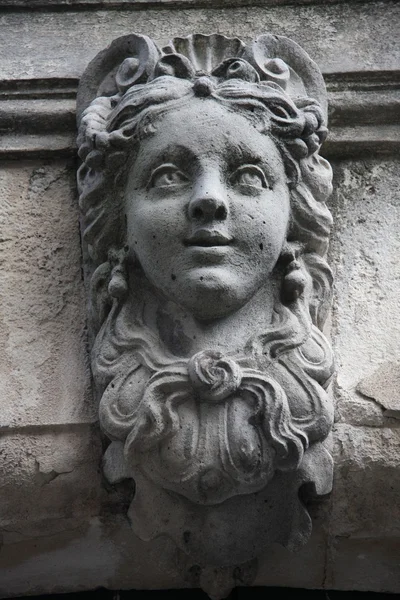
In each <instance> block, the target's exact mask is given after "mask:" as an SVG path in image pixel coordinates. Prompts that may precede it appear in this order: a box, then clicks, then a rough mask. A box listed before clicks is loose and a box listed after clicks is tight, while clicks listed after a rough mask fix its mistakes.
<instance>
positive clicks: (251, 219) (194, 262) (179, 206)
mask: <svg viewBox="0 0 400 600" xmlns="http://www.w3.org/2000/svg"><path fill="white" fill-rule="evenodd" d="M255 125H256V122H254V125H253V124H252V123H251V122H250V120H249V119H247V118H245V117H243V116H242V115H241V114H240V113H233V112H230V111H228V110H227V109H226V108H224V107H223V106H221V105H220V104H218V103H217V102H215V101H214V100H212V99H210V98H207V99H200V98H199V99H194V100H193V101H191V103H190V105H188V106H186V107H184V108H181V109H179V110H174V111H171V112H169V113H167V114H165V115H164V116H163V117H162V118H160V119H157V121H156V122H155V128H156V130H155V132H154V133H153V134H151V135H150V136H149V137H147V138H146V139H144V140H143V141H142V142H141V143H140V148H139V152H138V155H137V158H136V160H135V163H134V165H133V167H132V168H131V171H130V174H129V178H128V183H127V188H126V217H127V235H128V238H127V241H128V244H129V246H130V248H131V249H132V251H133V252H134V253H135V255H136V258H137V260H139V262H140V264H141V266H142V269H143V271H144V273H145V275H146V276H147V278H148V279H149V281H150V282H151V283H152V284H153V286H154V287H155V288H156V289H157V290H158V291H159V292H161V293H162V294H163V295H164V296H165V297H167V298H168V299H171V300H173V301H174V302H176V303H177V304H179V305H180V306H183V307H184V308H186V309H187V310H188V311H190V312H191V313H192V314H193V315H194V316H195V317H196V318H198V319H201V320H206V319H214V318H219V317H223V316H225V315H227V314H229V313H231V312H234V311H236V310H238V309H239V308H241V307H242V306H244V305H245V304H246V303H247V302H248V301H249V300H250V299H251V298H252V297H253V296H254V295H255V294H256V292H257V291H258V290H260V288H262V287H263V286H266V285H268V278H269V276H270V274H271V272H272V270H273V268H274V266H275V264H276V262H277V260H278V257H279V254H280V252H281V250H282V246H283V244H284V241H285V238H286V232H287V227H288V221H289V190H288V186H287V183H286V175H285V170H284V165H283V161H282V158H281V156H280V153H279V151H278V149H277V147H276V145H275V143H274V142H273V140H272V139H271V138H270V137H269V136H268V135H265V134H262V133H260V132H259V131H258V130H257V129H256V126H255Z"/></svg>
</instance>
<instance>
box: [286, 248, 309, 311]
mask: <svg viewBox="0 0 400 600" xmlns="http://www.w3.org/2000/svg"><path fill="white" fill-rule="evenodd" d="M305 287H306V278H305V275H304V273H303V270H302V268H301V264H300V263H299V261H298V260H297V259H296V258H294V257H293V260H291V261H290V263H289V264H288V265H287V267H286V269H285V273H284V277H283V295H284V299H285V300H286V302H289V303H290V302H294V301H295V300H297V298H298V297H299V296H301V294H302V293H303V292H304V288H305Z"/></svg>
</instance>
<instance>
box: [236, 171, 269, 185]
mask: <svg viewBox="0 0 400 600" xmlns="http://www.w3.org/2000/svg"><path fill="white" fill-rule="evenodd" d="M234 179H235V183H237V184H239V185H245V186H248V187H252V188H258V189H260V190H261V189H263V188H265V189H268V188H269V187H270V186H269V185H268V182H267V179H266V177H265V173H264V171H263V170H262V169H260V167H257V166H256V165H243V167H240V168H239V169H238V170H237V171H236V173H235V175H234Z"/></svg>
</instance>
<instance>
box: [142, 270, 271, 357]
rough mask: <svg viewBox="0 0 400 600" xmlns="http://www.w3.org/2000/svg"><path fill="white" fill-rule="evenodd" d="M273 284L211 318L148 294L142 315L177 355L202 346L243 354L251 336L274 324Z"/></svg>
mask: <svg viewBox="0 0 400 600" xmlns="http://www.w3.org/2000/svg"><path fill="white" fill-rule="evenodd" d="M274 288H275V286H274V285H272V286H271V282H269V284H268V287H264V288H262V289H261V290H259V291H258V292H257V293H256V294H255V295H254V296H253V297H252V298H251V299H250V300H249V302H247V304H246V305H245V306H242V307H241V308H240V309H239V310H237V311H236V312H233V313H231V314H229V315H226V316H224V317H220V318H218V319H213V320H209V321H202V320H199V319H197V318H195V317H194V316H193V315H192V314H191V313H189V312H188V311H187V310H185V309H184V308H182V307H180V306H179V305H177V304H175V303H174V302H171V301H166V300H165V299H160V298H159V297H157V296H156V295H155V294H151V295H150V296H149V295H148V296H147V298H146V301H145V306H144V312H143V318H144V322H145V324H146V325H147V326H148V327H149V328H150V329H152V330H153V331H154V332H155V333H156V334H157V335H158V336H159V337H160V340H161V341H162V342H163V344H164V345H165V346H166V348H167V349H168V350H169V351H170V352H171V353H172V354H174V355H175V356H182V357H190V356H192V355H193V354H196V353H197V352H200V351H201V350H215V351H220V352H224V353H229V354H241V353H242V352H243V348H244V346H245V344H246V343H247V341H248V340H249V338H251V337H253V336H254V335H255V334H257V333H261V332H262V331H266V330H268V329H269V328H270V327H271V320H272V314H273V307H274V301H275V297H276V294H275V289H274Z"/></svg>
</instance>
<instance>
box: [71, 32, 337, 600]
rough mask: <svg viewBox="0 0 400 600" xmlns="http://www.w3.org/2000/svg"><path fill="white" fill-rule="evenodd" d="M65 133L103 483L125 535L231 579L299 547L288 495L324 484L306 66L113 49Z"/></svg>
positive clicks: (190, 44) (135, 46)
mask: <svg viewBox="0 0 400 600" xmlns="http://www.w3.org/2000/svg"><path fill="white" fill-rule="evenodd" d="M78 120H79V155H80V157H81V159H82V165H81V167H80V169H79V173H78V185H79V192H80V206H81V210H82V213H83V219H84V240H85V242H86V243H87V245H88V252H87V255H88V259H87V262H88V265H87V270H88V272H90V278H91V282H90V329H91V335H92V340H93V348H92V368H93V375H94V380H95V385H96V391H97V394H98V397H99V400H100V409H99V414H100V422H101V426H102V428H103V430H104V432H105V433H106V435H107V436H108V437H109V438H110V439H111V440H113V441H112V443H111V444H110V446H109V447H108V449H107V451H106V454H105V457H104V468H105V473H106V476H107V477H108V479H109V480H110V481H111V482H112V483H115V482H118V481H120V480H122V479H124V478H133V479H134V480H135V482H136V494H135V497H134V500H133V502H132V504H131V507H130V509H129V517H130V521H131V524H132V528H133V530H134V531H135V533H136V534H137V535H138V536H139V537H140V538H141V539H144V540H151V539H153V538H155V537H157V536H160V535H167V536H169V537H170V538H172V539H173V540H174V542H175V543H176V545H177V546H178V547H179V548H180V550H181V551H182V552H183V553H185V555H187V556H188V558H187V560H188V564H189V565H190V564H192V565H194V564H196V565H199V568H202V567H204V568H206V567H207V566H209V565H213V566H217V567H221V569H222V570H223V569H225V570H226V571H229V572H232V567H235V566H238V565H241V564H243V563H248V562H249V561H252V560H254V559H255V558H256V557H257V556H258V555H259V554H261V553H262V552H263V550H264V549H265V548H266V546H267V545H268V544H270V543H273V542H277V543H279V544H282V545H284V546H286V547H288V548H289V549H292V550H295V549H297V548H298V547H300V546H301V545H303V544H304V543H305V542H306V541H307V539H308V538H309V535H310V532H311V520H310V517H309V515H308V512H307V510H306V509H305V507H304V506H303V504H302V502H301V501H300V499H299V490H300V488H301V487H302V486H304V485H305V484H307V485H308V486H309V487H311V488H313V490H314V493H315V494H317V495H321V494H326V493H328V492H329V491H330V489H331V483H332V459H331V457H330V455H329V453H328V452H327V450H326V449H325V447H324V445H323V440H324V439H325V438H326V436H327V435H328V433H329V431H330V428H331V426H332V421H333V408H332V402H331V400H330V399H329V396H328V395H327V392H326V390H327V387H328V385H329V381H330V378H331V376H332V373H333V359H332V354H331V350H330V347H329V344H328V342H327V340H326V339H325V337H324V335H323V334H322V333H321V328H322V326H323V323H324V321H325V318H326V315H327V311H328V310H329V304H330V298H331V288H332V276H331V271H330V269H329V267H328V265H327V263H326V261H325V259H324V256H325V253H326V250H327V245H328V239H329V231H330V227H331V215H330V213H329V211H328V209H327V207H326V205H325V201H326V198H327V197H328V196H329V194H330V191H331V169H330V166H329V164H328V163H327V162H326V161H325V160H324V159H323V158H321V157H320V156H319V154H318V151H319V148H320V145H321V143H322V142H323V140H324V139H325V137H326V133H327V129H326V127H325V122H326V93H325V87H324V83H323V79H322V76H321V74H320V72H319V70H318V68H317V67H316V65H315V64H314V63H313V62H312V61H311V59H310V58H309V57H308V56H307V54H306V53H305V52H304V51H303V50H301V49H300V48H299V46H297V45H296V44H295V43H294V42H292V41H291V40H288V39H287V38H284V37H279V36H272V35H264V36H261V37H259V38H258V39H257V40H256V41H255V42H253V43H251V44H248V45H245V44H243V42H241V41H240V40H238V39H229V38H226V37H224V36H221V35H211V36H203V35H193V36H189V37H188V38H177V39H175V40H174V41H173V42H171V43H170V45H169V46H168V47H167V48H164V49H163V50H162V51H161V50H160V49H159V48H158V47H157V46H156V45H155V44H154V42H152V41H151V40H150V39H149V38H147V37H145V36H135V35H131V36H126V37H123V38H119V39H117V40H115V42H113V44H112V45H111V46H110V47H109V48H108V49H106V50H105V51H103V52H102V53H100V54H99V55H98V56H97V57H96V58H95V59H94V61H92V63H91V64H90V65H89V67H88V69H87V71H86V72H85V74H84V76H83V78H82V82H81V86H80V92H79V95H78ZM211 592H212V593H214V595H215V596H218V594H221V593H222V592H221V590H220V591H218V590H215V589H214V590H211Z"/></svg>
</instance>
